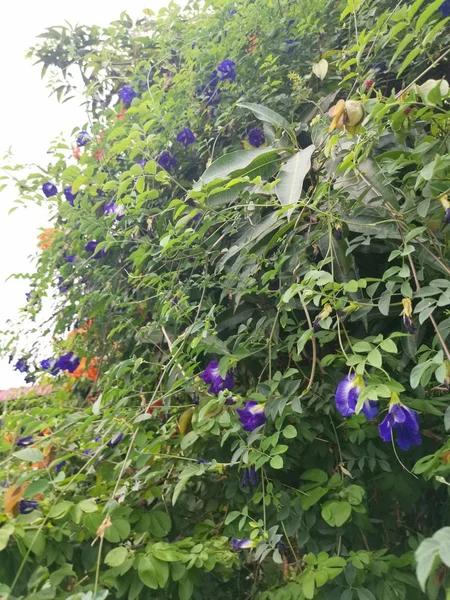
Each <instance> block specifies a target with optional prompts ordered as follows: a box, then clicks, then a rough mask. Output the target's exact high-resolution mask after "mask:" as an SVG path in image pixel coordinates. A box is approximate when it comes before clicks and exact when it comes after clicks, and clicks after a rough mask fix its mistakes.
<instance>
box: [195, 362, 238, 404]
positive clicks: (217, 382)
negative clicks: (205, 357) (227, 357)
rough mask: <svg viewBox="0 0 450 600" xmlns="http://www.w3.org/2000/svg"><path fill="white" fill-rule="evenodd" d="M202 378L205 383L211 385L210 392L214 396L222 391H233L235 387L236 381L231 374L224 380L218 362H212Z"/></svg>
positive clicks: (201, 374) (202, 374)
mask: <svg viewBox="0 0 450 600" xmlns="http://www.w3.org/2000/svg"><path fill="white" fill-rule="evenodd" d="M200 377H201V378H202V379H203V381H204V382H205V383H209V384H210V386H209V391H210V392H211V393H212V394H216V395H218V394H219V392H220V391H222V390H232V389H233V387H234V379H233V377H232V376H231V373H227V374H226V375H225V379H223V378H222V376H221V375H220V371H219V363H218V361H217V360H212V361H211V362H210V363H209V364H208V366H207V367H206V369H205V370H204V371H203V373H200Z"/></svg>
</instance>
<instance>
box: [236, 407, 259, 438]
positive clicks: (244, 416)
mask: <svg viewBox="0 0 450 600" xmlns="http://www.w3.org/2000/svg"><path fill="white" fill-rule="evenodd" d="M236 410H237V413H238V415H239V421H240V422H241V424H242V428H243V429H244V430H245V431H253V430H254V429H256V428H257V427H260V426H261V425H264V423H265V422H266V415H265V414H264V406H263V405H262V404H259V403H258V402H255V401H254V400H247V402H246V403H245V407H244V408H238V409H236Z"/></svg>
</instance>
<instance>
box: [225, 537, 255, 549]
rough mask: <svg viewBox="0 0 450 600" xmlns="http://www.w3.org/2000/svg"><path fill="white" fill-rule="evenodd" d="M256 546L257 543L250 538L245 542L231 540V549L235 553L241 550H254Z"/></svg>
mask: <svg viewBox="0 0 450 600" xmlns="http://www.w3.org/2000/svg"><path fill="white" fill-rule="evenodd" d="M255 546H256V542H254V541H252V540H251V539H250V538H244V539H243V540H238V539H237V538H233V539H232V540H231V548H232V549H233V552H239V550H244V548H254V547H255Z"/></svg>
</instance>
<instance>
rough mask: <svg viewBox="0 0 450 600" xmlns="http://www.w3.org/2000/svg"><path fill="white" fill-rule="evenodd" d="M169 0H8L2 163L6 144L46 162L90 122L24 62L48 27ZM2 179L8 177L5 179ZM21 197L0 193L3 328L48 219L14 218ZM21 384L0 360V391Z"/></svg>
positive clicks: (28, 211)
mask: <svg viewBox="0 0 450 600" xmlns="http://www.w3.org/2000/svg"><path fill="white" fill-rule="evenodd" d="M166 4H168V1H167V0H100V1H95V0H76V1H75V2H74V1H71V2H69V1H68V0H40V1H39V2H37V1H36V0H22V1H21V2H18V1H16V2H8V3H7V8H6V7H5V8H3V9H2V19H1V20H0V57H1V58H0V66H1V74H2V92H1V94H0V115H1V117H2V119H1V128H0V164H4V162H3V161H2V160H1V158H2V157H3V155H4V153H5V152H6V151H7V150H8V148H10V147H11V148H12V151H13V153H14V162H17V163H22V164H24V163H36V164H40V165H42V166H46V165H47V164H48V155H47V149H48V147H49V145H50V142H51V140H52V139H53V138H55V137H56V136H57V135H59V134H60V133H63V134H64V135H65V136H66V137H67V138H69V135H70V132H71V131H72V129H74V128H75V127H77V126H78V125H80V124H83V123H85V122H86V121H87V119H86V115H85V113H84V111H83V109H82V108H81V107H80V106H79V103H78V102H77V101H76V100H72V101H69V102H67V103H65V104H58V102H57V100H56V98H55V97H51V98H49V97H48V94H49V90H48V89H47V88H46V85H45V81H43V80H41V77H40V67H39V66H36V67H33V66H32V62H31V61H30V60H25V54H26V51H27V50H28V48H29V47H30V46H32V45H33V44H34V40H35V37H36V36H37V35H39V34H40V33H42V32H43V31H44V29H45V28H46V27H50V26H52V25H61V24H64V21H68V22H69V23H71V24H72V25H74V24H76V23H80V24H86V25H92V24H96V25H107V24H108V23H110V22H111V21H114V20H115V19H117V18H118V17H119V15H120V13H121V12H122V11H123V10H126V11H127V13H128V14H129V15H130V16H131V17H133V18H135V17H138V16H140V15H141V14H142V11H143V9H144V8H150V9H152V10H153V11H155V12H156V11H157V10H158V9H159V8H161V7H162V6H164V5H166ZM0 183H3V182H0ZM16 198H17V195H16V193H15V191H13V190H7V189H6V190H3V191H2V192H0V257H1V259H0V298H1V304H0V306H1V311H0V330H1V329H4V327H5V323H6V320H7V319H8V318H14V317H15V315H17V312H18V309H19V308H20V307H23V306H24V305H25V293H26V292H27V291H28V289H29V284H28V282H27V281H26V280H20V279H19V280H15V279H10V280H9V281H7V282H6V281H5V280H6V278H7V277H8V276H9V275H10V274H11V273H18V272H30V271H31V270H32V269H33V266H32V262H31V260H30V257H31V256H32V255H34V254H35V253H36V244H37V236H38V234H39V229H40V227H45V226H46V224H47V214H46V211H45V209H39V207H31V206H30V207H27V208H19V209H18V210H16V211H15V212H13V213H12V214H11V215H10V216H8V211H9V210H10V209H11V208H12V207H13V206H14V204H13V203H14V200H15V199H16ZM20 385H23V375H22V374H21V373H18V372H15V371H13V370H12V366H11V365H9V364H8V361H7V360H3V361H1V360H0V390H2V389H6V388H9V387H15V386H20Z"/></svg>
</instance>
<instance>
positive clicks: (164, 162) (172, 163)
mask: <svg viewBox="0 0 450 600" xmlns="http://www.w3.org/2000/svg"><path fill="white" fill-rule="evenodd" d="M157 162H158V165H159V166H161V167H162V168H163V169H165V170H166V171H171V170H172V169H174V168H175V167H176V166H177V164H178V163H177V161H176V158H175V157H174V156H172V155H171V154H170V152H163V153H162V154H161V155H160V156H159V158H158V161H157Z"/></svg>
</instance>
